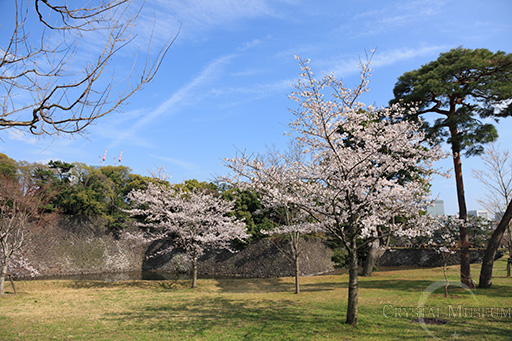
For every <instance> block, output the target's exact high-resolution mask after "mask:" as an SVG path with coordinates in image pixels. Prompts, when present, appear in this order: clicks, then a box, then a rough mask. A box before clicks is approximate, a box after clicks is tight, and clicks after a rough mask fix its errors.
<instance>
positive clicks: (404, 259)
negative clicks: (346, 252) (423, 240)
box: [378, 249, 502, 267]
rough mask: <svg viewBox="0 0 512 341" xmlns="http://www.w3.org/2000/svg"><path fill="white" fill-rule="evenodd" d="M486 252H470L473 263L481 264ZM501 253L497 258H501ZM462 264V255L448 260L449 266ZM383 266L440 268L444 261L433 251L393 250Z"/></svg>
mask: <svg viewBox="0 0 512 341" xmlns="http://www.w3.org/2000/svg"><path fill="white" fill-rule="evenodd" d="M484 252H485V250H484V249H479V250H470V254H471V263H481V262H482V258H483V255H484ZM501 256H502V253H501V252H498V253H497V255H496V257H497V258H500V257H501ZM455 264H460V255H459V254H458V253H457V254H453V255H450V257H449V258H448V262H447V265H455ZM378 265H381V266H415V267H416V266H418V267H440V266H443V260H442V257H441V255H439V254H438V253H437V252H436V251H435V250H433V249H391V250H387V251H386V252H385V253H384V255H383V256H382V257H381V259H380V260H379V262H378Z"/></svg>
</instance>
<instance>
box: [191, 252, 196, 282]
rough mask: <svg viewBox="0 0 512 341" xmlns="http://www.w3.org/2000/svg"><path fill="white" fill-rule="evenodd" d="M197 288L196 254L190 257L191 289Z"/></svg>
mask: <svg viewBox="0 0 512 341" xmlns="http://www.w3.org/2000/svg"><path fill="white" fill-rule="evenodd" d="M194 288H197V256H196V255H194V256H193V258H192V289H194Z"/></svg>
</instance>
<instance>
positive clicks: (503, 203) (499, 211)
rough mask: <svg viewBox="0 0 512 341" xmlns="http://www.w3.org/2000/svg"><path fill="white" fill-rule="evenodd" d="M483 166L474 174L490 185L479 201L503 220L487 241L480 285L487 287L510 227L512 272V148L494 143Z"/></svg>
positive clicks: (484, 157) (486, 155)
mask: <svg viewBox="0 0 512 341" xmlns="http://www.w3.org/2000/svg"><path fill="white" fill-rule="evenodd" d="M482 161H483V165H484V169H483V170H473V176H474V177H475V178H476V179H478V180H480V182H481V183H482V184H483V185H484V186H485V188H486V189H487V193H486V194H485V197H484V199H481V200H478V202H479V203H480V204H481V205H482V206H483V207H484V208H485V209H486V210H488V211H489V212H490V213H491V214H492V215H493V216H494V217H496V219H500V222H499V224H498V226H497V227H496V229H495V230H494V233H493V234H492V236H491V239H490V240H489V242H488V243H487V250H486V252H485V255H484V259H483V261H482V270H481V271H480V282H479V287H481V288H486V287H490V286H491V285H492V281H491V277H492V268H493V263H494V258H495V256H496V251H497V249H498V247H499V246H500V245H501V243H502V239H503V236H504V235H505V232H506V230H508V235H509V251H510V255H509V260H508V262H507V276H510V263H511V261H512V241H511V240H510V236H511V227H510V220H511V215H512V213H511V212H509V211H510V206H511V203H512V159H511V158H510V152H509V151H508V149H505V150H500V145H499V144H498V145H494V144H493V145H491V146H490V147H489V148H488V149H487V150H486V152H485V154H484V155H483V156H482Z"/></svg>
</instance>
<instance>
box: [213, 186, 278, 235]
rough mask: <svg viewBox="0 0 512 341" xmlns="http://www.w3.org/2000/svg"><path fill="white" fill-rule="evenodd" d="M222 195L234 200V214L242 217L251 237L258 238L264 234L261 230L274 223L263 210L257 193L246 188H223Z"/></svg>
mask: <svg viewBox="0 0 512 341" xmlns="http://www.w3.org/2000/svg"><path fill="white" fill-rule="evenodd" d="M221 195H222V197H223V198H224V199H226V200H230V201H232V200H234V201H235V211H234V213H233V214H234V215H235V216H236V217H237V218H238V219H243V220H244V222H245V224H246V228H247V233H249V234H250V235H251V239H260V238H262V237H264V236H265V234H263V233H261V231H262V230H271V229H272V228H273V227H274V226H275V224H274V223H273V222H272V221H271V219H270V214H269V213H270V212H268V211H266V210H264V208H263V205H262V204H261V201H260V199H259V197H258V194H256V193H255V192H251V191H248V190H243V191H242V190H238V189H234V188H232V189H229V188H225V189H224V190H223V191H222V193H221Z"/></svg>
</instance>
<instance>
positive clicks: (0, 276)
mask: <svg viewBox="0 0 512 341" xmlns="http://www.w3.org/2000/svg"><path fill="white" fill-rule="evenodd" d="M6 263H7V262H6ZM5 276H7V264H4V265H2V270H1V272H0V295H3V294H5Z"/></svg>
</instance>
